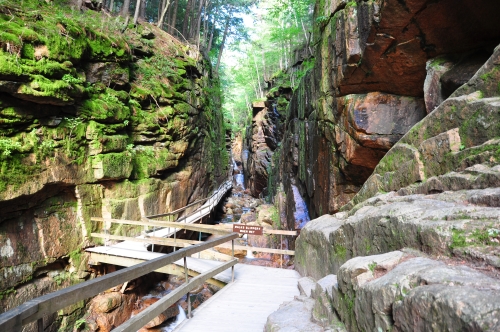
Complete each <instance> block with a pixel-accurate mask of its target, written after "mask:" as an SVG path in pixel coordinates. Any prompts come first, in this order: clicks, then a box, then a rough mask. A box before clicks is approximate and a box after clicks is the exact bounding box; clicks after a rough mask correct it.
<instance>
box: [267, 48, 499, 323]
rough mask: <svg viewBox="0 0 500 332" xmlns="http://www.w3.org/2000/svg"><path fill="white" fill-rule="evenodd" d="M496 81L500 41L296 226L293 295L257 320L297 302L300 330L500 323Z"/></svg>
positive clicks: (278, 318) (276, 317)
mask: <svg viewBox="0 0 500 332" xmlns="http://www.w3.org/2000/svg"><path fill="white" fill-rule="evenodd" d="M499 82H500V46H498V47H497V48H496V49H495V51H494V53H493V55H492V56H491V57H490V59H489V60H488V61H487V62H486V63H485V64H484V65H483V66H482V67H481V68H480V69H479V70H478V71H477V72H476V73H475V74H474V76H473V77H472V79H471V80H470V81H469V82H467V83H466V84H465V85H463V86H462V87H460V88H459V89H458V90H456V91H455V92H454V93H453V94H452V95H451V96H450V97H449V98H448V99H446V100H445V101H444V102H443V103H441V104H440V105H439V106H438V107H437V108H436V109H435V110H434V111H433V112H432V113H431V114H429V115H428V116H427V117H426V118H425V119H423V120H422V121H421V122H419V123H418V124H417V125H416V126H414V127H413V128H412V129H411V130H410V131H409V132H408V133H407V134H406V135H405V136H404V137H403V138H402V139H401V140H400V141H399V142H398V143H397V144H396V145H395V146H394V147H393V148H392V149H391V150H390V151H389V152H388V153H387V154H386V155H385V156H384V157H383V158H382V160H381V161H380V163H379V164H378V166H377V167H376V168H375V170H374V173H373V175H372V176H370V178H369V179H368V180H367V181H366V183H365V184H364V185H363V187H362V188H361V190H360V191H359V193H358V194H357V195H356V196H355V197H354V199H352V200H351V201H350V202H349V203H348V204H347V205H345V206H344V207H343V208H342V210H343V212H338V213H336V214H334V215H324V216H322V217H320V218H317V219H315V220H312V221H310V222H309V223H308V224H307V225H306V226H305V227H304V228H303V229H302V231H301V233H300V236H299V238H298V239H297V241H296V260H295V267H296V268H297V270H298V271H299V272H300V273H301V274H302V275H304V276H307V277H306V278H304V279H303V280H302V281H301V283H299V286H301V289H302V290H303V292H302V293H303V297H301V298H298V299H297V300H295V301H294V302H293V303H289V304H286V305H284V306H283V308H282V309H280V310H279V311H278V312H277V313H275V314H273V315H272V316H270V317H269V318H268V324H267V326H268V329H267V330H268V331H279V330H280V329H281V328H282V327H284V326H285V325H284V323H282V320H283V316H284V315H285V316H286V315H290V316H292V317H294V316H295V315H296V314H299V313H300V314H302V315H303V316H306V317H310V319H307V324H306V323H304V324H303V325H307V329H306V328H304V329H303V331H306V330H307V331H310V330H314V329H315V328H316V329H320V328H321V327H327V328H330V329H332V330H336V331H368V330H370V331H372V330H373V331H380V330H381V331H428V330H438V331H474V330H477V331H497V330H498V329H500V325H499V322H500V306H499V305H498V301H496V298H498V296H500V294H499V290H500V251H499V245H500V203H499V197H500V156H499V153H498V152H499V151H498V148H499V146H500V145H499V143H500V142H499V140H498V137H499V135H500V128H499V126H498V123H499V119H498V118H497V115H498V113H499V112H498V111H499V110H498V108H499V107H500V86H499ZM316 280H317V281H316ZM307 289H309V292H307ZM311 290H312V291H311ZM293 308H300V310H298V309H293ZM292 309H293V310H292ZM304 310H305V311H307V312H308V314H304ZM276 326H278V328H276Z"/></svg>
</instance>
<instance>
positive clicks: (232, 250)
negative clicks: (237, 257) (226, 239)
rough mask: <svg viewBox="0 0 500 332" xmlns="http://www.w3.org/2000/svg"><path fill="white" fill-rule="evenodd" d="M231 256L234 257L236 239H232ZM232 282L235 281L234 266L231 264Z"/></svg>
mask: <svg viewBox="0 0 500 332" xmlns="http://www.w3.org/2000/svg"><path fill="white" fill-rule="evenodd" d="M231 247H232V248H231V258H232V259H234V239H232V240H231ZM231 282H234V266H231Z"/></svg>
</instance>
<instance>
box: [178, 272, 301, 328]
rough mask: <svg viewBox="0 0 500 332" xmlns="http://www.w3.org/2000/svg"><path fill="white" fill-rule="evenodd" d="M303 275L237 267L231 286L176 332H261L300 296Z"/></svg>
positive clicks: (201, 308) (196, 311) (198, 309)
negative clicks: (285, 305)
mask: <svg viewBox="0 0 500 332" xmlns="http://www.w3.org/2000/svg"><path fill="white" fill-rule="evenodd" d="M299 278H300V275H299V274H298V272H297V271H294V270H284V269H275V268H270V267H262V266H254V265H244V264H237V265H236V266H235V281H234V282H233V283H230V284H228V285H227V286H226V287H224V288H223V289H222V290H220V291H219V292H217V293H216V294H215V295H214V296H212V297H211V298H210V299H208V300H207V301H206V302H204V303H203V304H202V305H201V306H199V307H198V308H197V309H196V310H195V311H194V312H193V318H191V319H187V320H185V321H183V322H182V323H181V324H180V325H179V326H178V327H177V328H176V329H175V330H174V331H175V332H199V331H203V332H211V331H213V332H234V331H238V332H240V331H243V332H246V331H248V332H255V331H262V330H263V329H264V325H265V323H266V320H267V317H268V316H269V315H270V314H271V313H273V312H274V311H276V310H278V308H279V306H280V304H282V303H283V302H286V301H291V300H293V298H294V296H296V295H299V290H298V287H297V282H298V279H299Z"/></svg>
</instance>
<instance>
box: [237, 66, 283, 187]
mask: <svg viewBox="0 0 500 332" xmlns="http://www.w3.org/2000/svg"><path fill="white" fill-rule="evenodd" d="M283 78H284V73H282V74H281V76H278V77H276V78H275V79H273V80H271V81H270V82H269V85H270V89H269V92H268V93H267V96H266V97H267V98H266V101H258V102H254V103H253V105H252V111H253V118H252V127H250V128H248V129H247V131H246V133H245V144H244V149H243V151H242V156H241V158H242V159H243V160H244V172H245V178H246V182H247V188H248V189H250V193H251V194H252V195H253V196H254V197H259V195H260V194H261V193H263V194H264V196H267V194H268V186H269V182H270V181H272V180H270V179H269V172H270V170H271V167H272V157H273V154H274V151H275V150H276V149H277V148H278V146H279V145H280V144H281V143H280V141H281V139H282V136H283V123H284V120H285V115H286V107H287V106H288V102H289V100H290V97H291V94H292V89H291V88H290V87H289V83H288V82H284V81H283ZM271 187H272V185H271Z"/></svg>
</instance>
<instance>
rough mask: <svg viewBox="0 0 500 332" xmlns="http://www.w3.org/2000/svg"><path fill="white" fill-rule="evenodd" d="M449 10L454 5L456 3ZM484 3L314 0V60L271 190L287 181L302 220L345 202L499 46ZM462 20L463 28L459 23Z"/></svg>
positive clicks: (492, 6)
mask: <svg viewBox="0 0 500 332" xmlns="http://www.w3.org/2000/svg"><path fill="white" fill-rule="evenodd" d="M457 7H459V8H457ZM498 10H500V7H499V4H498V3H495V2H491V1H481V2H480V3H476V2H472V1H470V2H466V3H463V4H461V5H460V6H456V5H454V4H453V2H452V1H438V2H431V1H425V0H418V1H410V2H408V1H396V0H390V1H351V2H347V1H342V0H341V1H339V0H332V1H318V2H317V3H316V7H315V14H314V15H315V16H314V17H315V22H317V24H316V25H315V27H316V30H315V34H314V35H315V36H316V37H315V43H314V45H315V46H316V52H315V56H314V58H315V65H314V68H313V69H311V70H310V71H309V72H308V73H307V74H306V76H305V77H304V78H303V79H302V82H301V83H300V85H299V86H298V88H297V89H296V90H295V91H294V93H293V96H292V98H291V101H290V105H289V107H288V110H287V115H286V120H285V121H284V126H283V139H282V142H281V144H280V147H279V148H278V149H277V150H276V151H275V153H274V157H273V159H275V160H276V161H275V162H273V165H275V166H274V167H273V168H272V171H271V175H270V176H269V177H270V178H272V179H273V183H274V187H272V188H270V189H271V190H270V191H271V195H272V196H274V197H276V195H280V191H283V192H284V195H285V196H286V199H287V204H286V205H287V207H288V211H287V216H288V218H289V219H290V220H288V221H287V226H288V227H293V226H291V225H295V222H294V220H293V212H294V208H293V205H294V201H293V198H292V197H293V195H292V190H293V187H294V186H295V187H296V188H298V190H299V192H300V194H301V195H302V197H303V199H304V200H305V202H306V203H307V205H308V209H309V214H310V217H311V218H316V217H318V216H321V215H323V214H325V213H330V214H331V213H335V212H337V211H339V210H340V208H341V207H342V206H344V205H345V204H347V203H348V202H350V201H351V199H352V198H353V197H354V196H355V195H356V193H357V192H358V191H359V190H360V189H361V186H362V185H363V184H364V183H365V181H366V180H367V179H368V178H369V176H370V175H371V173H372V172H373V170H374V168H375V166H376V165H377V164H378V162H379V161H380V160H381V159H382V157H383V156H384V155H385V153H387V151H388V150H389V149H390V148H391V147H392V146H393V145H394V144H395V143H396V142H398V141H399V140H400V139H401V138H402V137H403V135H404V134H405V133H406V132H407V131H408V130H409V129H410V128H412V127H413V126H414V125H415V124H417V123H418V122H419V121H420V120H421V119H423V118H424V117H425V116H426V115H427V114H428V113H430V112H432V111H433V110H434V109H435V108H436V107H437V106H438V105H439V104H440V103H441V102H442V101H444V100H445V99H446V98H448V97H449V96H450V95H451V94H452V93H453V92H454V91H455V90H456V89H457V88H458V87H460V85H461V84H463V83H465V82H467V81H469V79H470V78H471V77H472V76H473V75H474V73H475V72H476V71H477V69H479V67H480V66H481V65H482V64H483V63H484V62H485V61H486V60H487V59H488V57H489V56H490V55H491V54H492V52H493V48H494V47H495V46H496V45H497V44H498V43H499V42H500V30H499V29H498V24H497V23H496V19H495V18H494V17H493V16H494V15H492V12H496V11H498ZM464 26H467V29H463V27H464Z"/></svg>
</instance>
